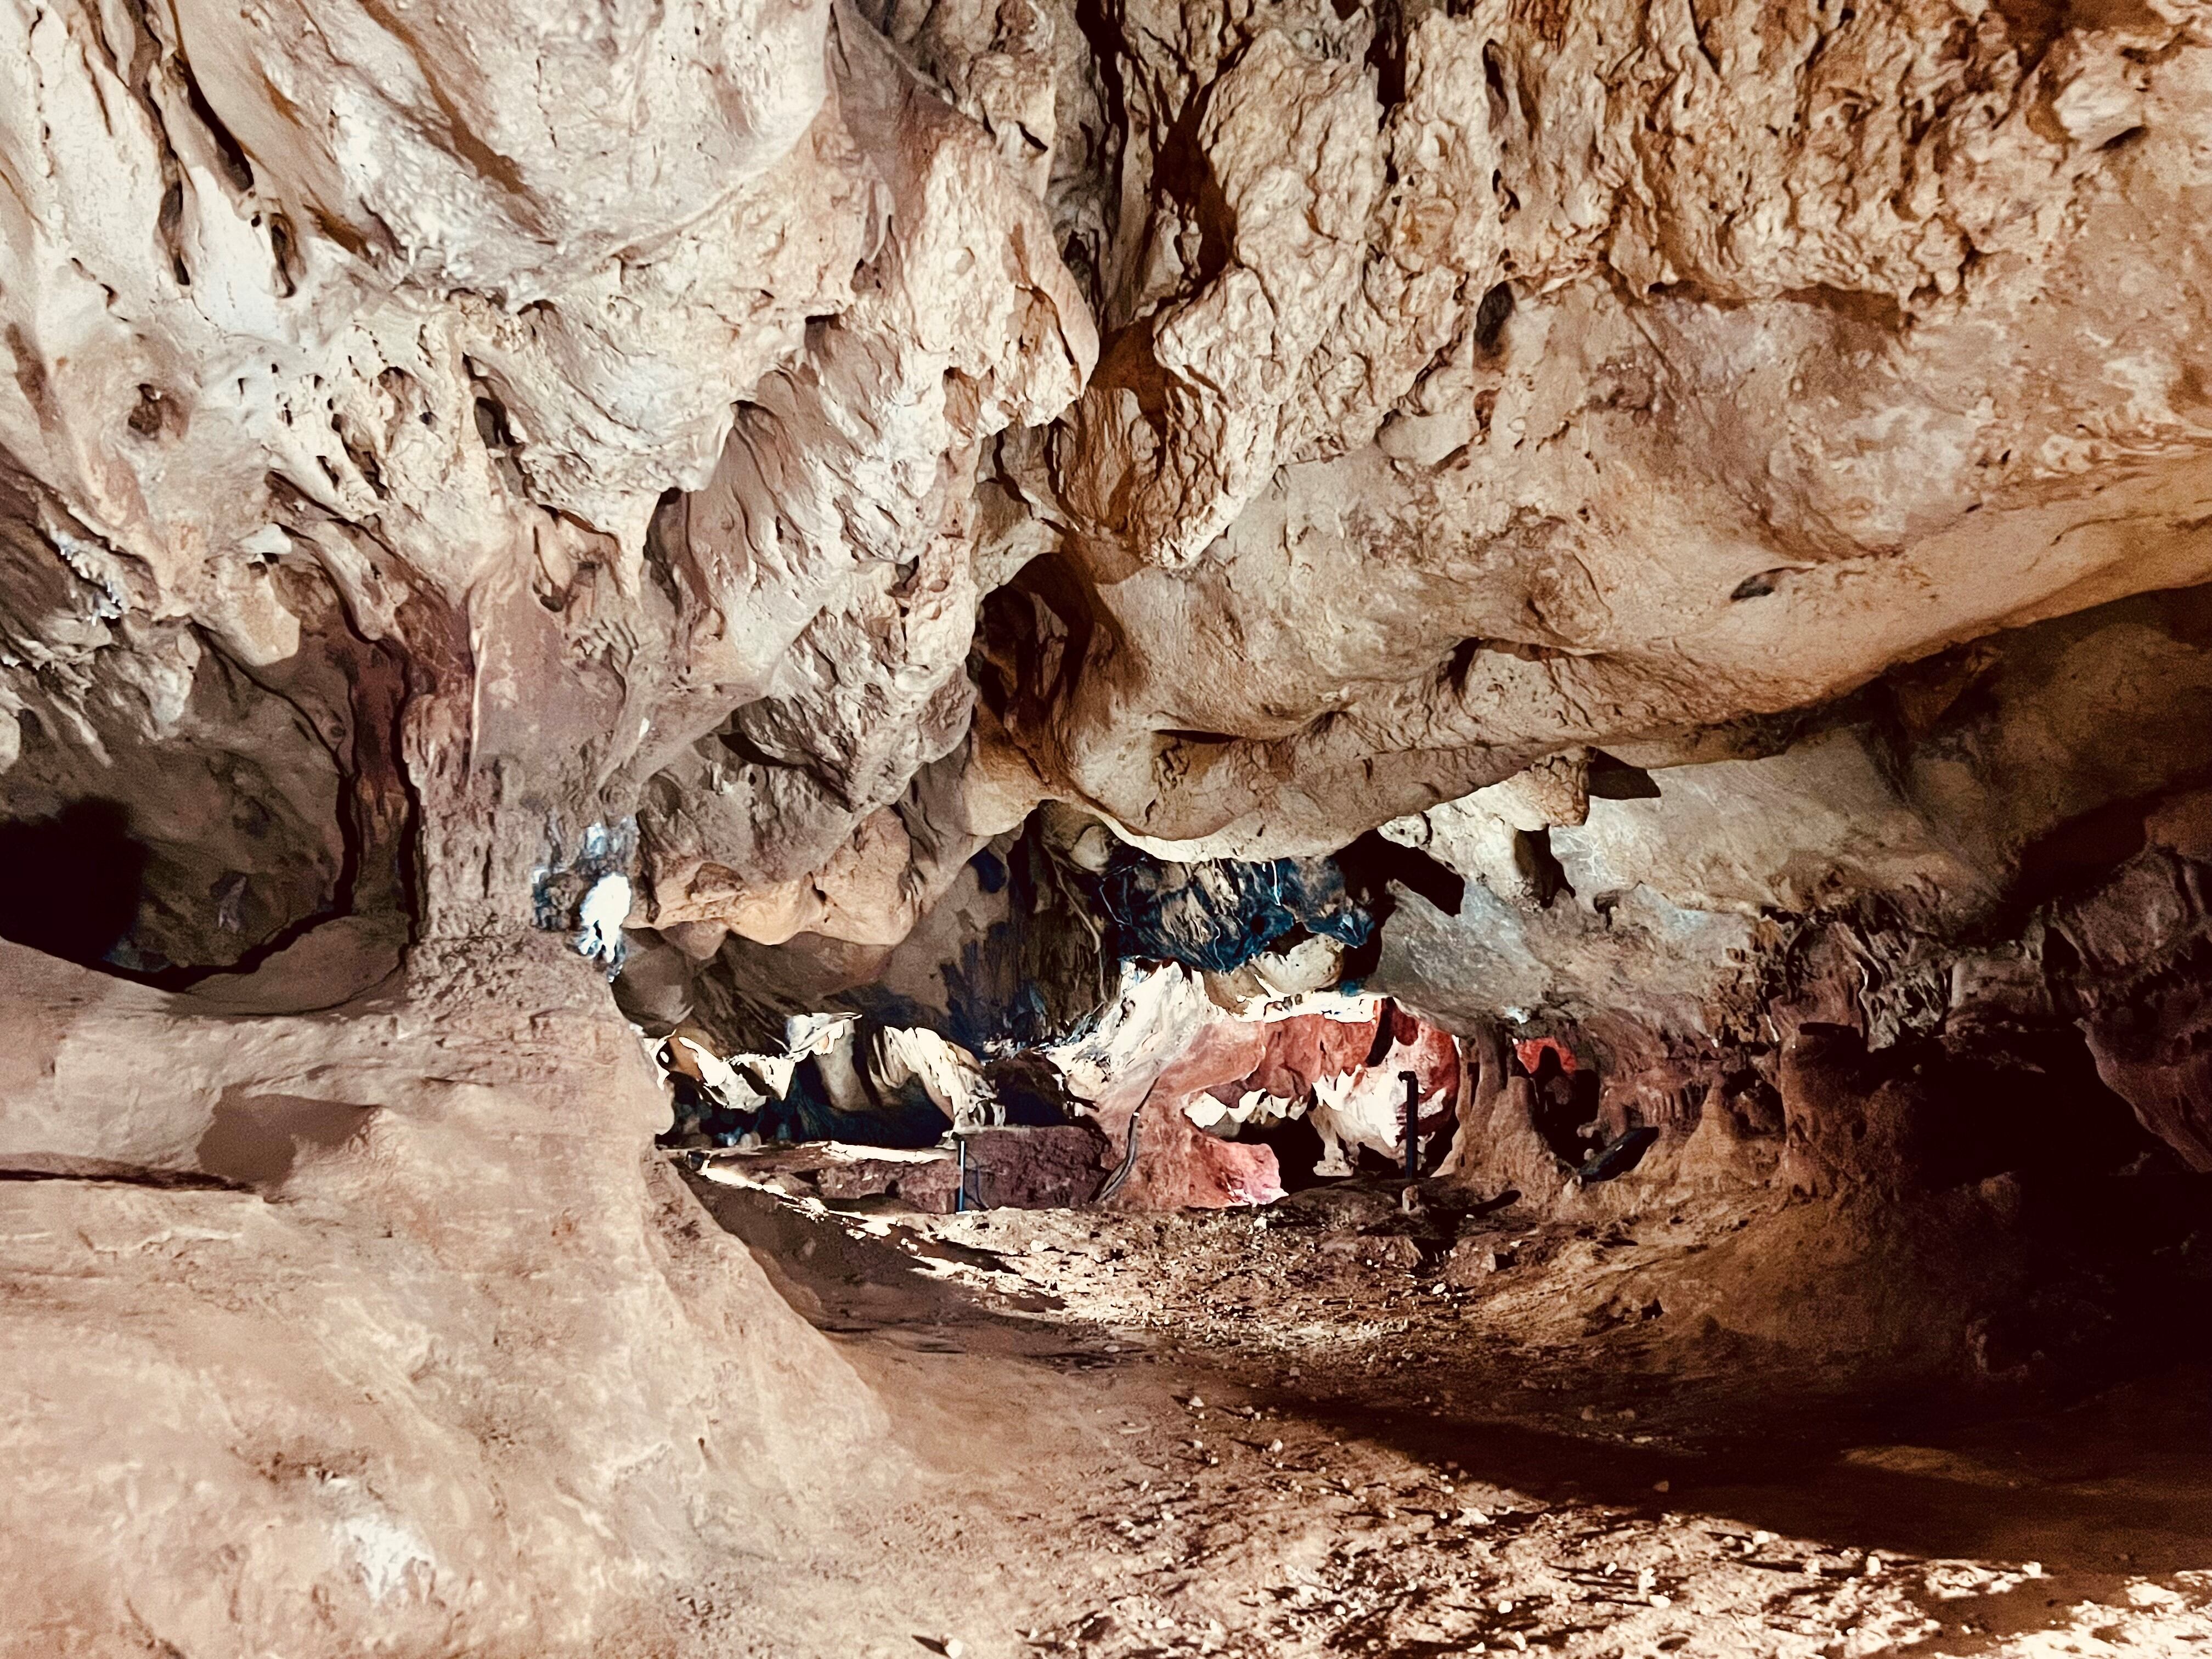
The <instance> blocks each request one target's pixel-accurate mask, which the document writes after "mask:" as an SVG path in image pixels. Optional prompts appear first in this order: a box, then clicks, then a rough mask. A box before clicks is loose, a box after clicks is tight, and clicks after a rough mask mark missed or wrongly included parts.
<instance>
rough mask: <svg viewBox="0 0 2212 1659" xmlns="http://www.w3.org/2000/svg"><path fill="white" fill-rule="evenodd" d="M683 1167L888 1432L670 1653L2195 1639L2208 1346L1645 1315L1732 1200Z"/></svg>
mask: <svg viewBox="0 0 2212 1659" xmlns="http://www.w3.org/2000/svg"><path fill="white" fill-rule="evenodd" d="M692 1184H693V1187H694V1190H695V1191H696V1192H698V1193H699V1194H700V1196H701V1198H702V1200H703V1201H704V1202H705V1203H706V1205H707V1206H708V1209H709V1211H710V1212H712V1213H713V1214H714V1217H715V1218H716V1219H717V1220H718V1221H719V1222H720V1225H723V1226H724V1227H725V1228H726V1229H728V1230H729V1231H732V1233H735V1234H736V1235H738V1237H741V1238H742V1239H744V1242H745V1243H747V1244H748V1245H749V1246H750V1248H751V1249H752V1250H753V1252H754V1254H755V1255H756V1256H757V1257H758V1258H759V1259H760V1260H761V1261H762V1262H763V1265H764V1266H765V1267H766V1268H767V1269H768V1271H769V1274H770V1276H771V1278H772V1279H774V1280H775V1284H776V1285H777V1288H778V1289H779V1291H781V1292H782V1293H783V1294H784V1295H785V1296H786V1297H787V1298H788V1299H789V1300H790V1301H791V1302H792V1303H793V1305H794V1306H795V1307H796V1308H798V1309H799V1311H800V1312H801V1313H802V1314H804V1315H805V1316H806V1317H807V1318H808V1319H809V1320H810V1321H811V1322H812V1323H813V1324H815V1325H816V1326H817V1328H819V1329H821V1330H823V1332H824V1333H826V1334H828V1335H829V1337H830V1338H831V1340H833V1341H834V1342H836V1344H837V1345H838V1346H839V1349H840V1351H841V1352H842V1354H843V1355H844V1356H845V1357H846V1358H847V1359H848V1361H849V1362H850V1363H851V1364H853V1365H854V1367H855V1369H856V1370H859V1371H860V1373H861V1375H862V1376H865V1377H866V1378H867V1379H868V1380H869V1381H870V1382H871V1383H872V1384H874V1386H875V1387H876V1389H877V1391H878V1394H879V1395H880V1396H881V1397H882V1398H883V1399H884V1402H885V1404H886V1406H887V1407H889V1409H890V1412H891V1414H892V1418H893V1421H894V1424H895V1429H896V1434H897V1436H898V1438H899V1440H900V1441H901V1443H902V1445H903V1447H904V1449H905V1451H906V1453H907V1454H908V1456H909V1457H910V1459H911V1467H912V1470H913V1473H912V1474H911V1476H910V1477H909V1478H908V1481H907V1484H906V1485H905V1486H903V1487H902V1489H901V1490H900V1491H899V1492H897V1494H896V1496H895V1497H894V1498H892V1499H890V1500H889V1501H885V1502H883V1503H879V1504H875V1505H872V1506H870V1507H869V1508H868V1510H867V1513H866V1515H865V1516H860V1517H856V1518H855V1520H854V1522H853V1524H852V1525H851V1526H850V1527H849V1528H846V1529H845V1531H844V1533H843V1537H844V1539H845V1542H846V1546H847V1547H845V1548H844V1549H842V1550H840V1551H829V1552H828V1553H823V1554H822V1555H821V1556H820V1558H819V1559H811V1560H809V1561H806V1562H805V1563H797V1564H787V1565H793V1566H796V1567H797V1568H798V1569H799V1571H798V1572H797V1574H796V1579H797V1581H799V1582H803V1583H805V1585H806V1586H807V1588H806V1589H805V1593H804V1595H799V1596H798V1597H797V1598H796V1599H794V1598H793V1595H790V1594H787V1593H777V1594H775V1595H769V1592H768V1590H767V1589H766V1586H768V1585H769V1583H772V1582H773V1583H783V1582H790V1581H789V1580H787V1576H786V1574H785V1573H784V1572H782V1571H775V1572H770V1571H764V1570H762V1569H763V1568H764V1565H765V1564H757V1566H756V1571H755V1572H754V1573H753V1574H752V1575H751V1576H750V1579H749V1581H748V1582H742V1583H741V1582H738V1581H737V1580H734V1579H733V1580H732V1582H731V1583H726V1584H722V1585H702V1586H700V1587H698V1589H697V1590H696V1592H695V1593H693V1594H690V1595H687V1596H686V1597H685V1598H684V1605H683V1607H681V1608H679V1609H678V1610H677V1613H678V1619H679V1620H680V1621H682V1622H684V1623H685V1624H687V1625H688V1627H689V1642H688V1644H687V1645H690V1646H691V1647H692V1648H693V1650H695V1651H696V1652H699V1653H702V1654H706V1653H713V1654H717V1655H721V1654H737V1653H745V1654H752V1653H759V1654H800V1653H808V1654H811V1653H817V1652H819V1653H822V1654H825V1655H827V1654H841V1655H853V1654H865V1655H871V1656H875V1655H884V1656H890V1655H900V1654H909V1653H911V1654H923V1653H927V1652H930V1651H933V1650H935V1651H939V1652H944V1651H947V1650H949V1649H950V1648H951V1645H952V1644H957V1647H958V1649H959V1650H960V1651H962V1652H963V1653H965V1654H969V1655H974V1656H978V1659H987V1656H997V1655H1015V1654H1031V1653H1040V1652H1061V1653H1076V1654H1083V1655H1096V1656H1105V1659H1125V1656H1127V1659H1133V1656H1139V1655H1150V1656H1170V1655H1199V1654H1225V1655H1251V1656H1298V1655H1309V1654H1312V1655H1319V1654H1377V1655H1397V1656H1407V1659H1412V1656H1442V1655H1448V1654H1462V1653H1478V1652H1484V1651H1489V1652H1496V1653H1515V1652H1523V1651H1530V1650H1547V1651H1553V1652H1557V1653H1561V1654H1571V1655H1590V1656H1607V1659H1611V1656H1623V1659H1628V1656H1638V1655H1645V1654H1680V1655H1700V1654H1776V1655H1799V1654H1802V1655H1813V1654H1823V1655H1841V1656H1860V1655H1869V1654H1877V1653H1881V1654H1887V1653H1899V1654H1912V1655H1923V1654H1925V1655H1938V1654H1942V1655H1962V1656H1963V1655H1970V1654H2003V1655H2022V1656H2026V1655H2041V1654H2075V1655H2097V1654H2104V1653H2116V1652H2167V1653H2201V1654H2205V1655H2208V1656H2212V1447H2208V1446H2207V1444H2206V1443H2205V1436H2204V1434H2203V1425H2204V1423H2205V1421H2206V1420H2207V1418H2206V1414H2205V1407H2206V1406H2207V1404H2208V1402H2212V1370H2207V1369H2206V1368H2205V1367H2203V1366H2202V1365H2199V1364H2181V1365H2170V1364H2169V1365H2166V1366H2164V1367H2160V1368H2153V1369H2149V1370H2142V1371H2140V1373H2139V1374H2137V1375H2135V1376H2132V1377H2130V1378H2129V1379H2128V1380H2125V1381H2122V1382H2118V1383H2109V1384H2108V1386H2105V1387H2102V1388H2100V1389H2096V1390H2094V1391H2093V1392H2091V1393H2089V1394H2087V1395H2086V1397H2078V1398H2075V1399H2073V1400H2071V1401H2059V1400H2057V1399H2054V1398H2051V1397H2048V1396H2042V1397H2031V1396H2028V1395H2025V1394H2015V1395H2002V1396H2000V1397H1996V1398H1992V1397H1990V1396H1989V1395H1983V1396H1980V1397H1978V1398H1959V1397H1951V1396H1947V1395H1942V1394H1940V1393H1936V1392H1931V1391H1929V1390H1928V1389H1925V1388H1924V1387H1923V1388H1921V1389H1911V1388H1910V1387H1907V1386H1906V1385H1905V1384H1904V1383H1901V1382H1899V1380H1898V1379H1896V1378H1889V1379H1887V1380H1885V1379H1884V1378H1883V1377H1882V1376H1880V1375H1879V1373H1878V1372H1875V1371H1869V1370H1868V1369H1866V1368H1864V1367H1861V1366H1850V1365H1844V1364H1840V1363H1834V1362H1831V1363H1829V1364H1825V1365H1824V1364H1820V1363H1819V1362H1818V1361H1808V1360H1807V1359H1805V1358H1804V1357H1803V1356H1802V1355H1784V1354H1782V1353H1780V1352H1765V1351H1760V1350H1757V1349H1752V1348H1747V1347H1746V1346H1745V1345H1743V1344H1742V1343H1741V1342H1735V1343H1730V1342H1728V1341H1724V1340H1716V1338H1715V1335H1714V1334H1713V1332H1712V1331H1711V1328H1710V1327H1709V1326H1708V1327H1706V1328H1703V1329H1701V1328H1699V1326H1698V1325H1697V1324H1696V1322H1692V1321H1690V1320H1687V1319H1684V1318H1682V1317H1680V1316H1670V1315H1669V1314H1668V1311H1667V1310H1666V1308H1665V1306H1664V1302H1665V1298H1666V1297H1668V1295H1670V1294H1672V1293H1674V1289H1675V1288H1676V1287H1677V1286H1678V1285H1680V1284H1685V1283H1686V1282H1687V1280H1686V1279H1684V1278H1680V1277H1670V1275H1680V1274H1681V1273H1683V1272H1684V1270H1685V1269H1686V1267H1687V1265H1688V1264H1690V1263H1692V1262H1693V1261H1694V1260H1695V1259H1696V1258H1698V1257H1699V1256H1700V1255H1704V1254H1705V1252H1707V1251H1708V1250H1710V1249H1712V1248H1713V1247H1714V1246H1715V1245H1716V1243H1719V1242H1724V1240H1725V1237H1726V1235H1728V1234H1730V1233H1733V1232H1736V1231H1741V1230H1743V1229H1744V1228H1746V1227H1747V1225H1749V1226H1752V1227H1753V1228H1754V1230H1755V1229H1756V1226H1757V1225H1758V1218H1746V1217H1744V1216H1743V1215H1741V1214H1734V1213H1727V1212H1719V1211H1715V1212H1710V1213H1696V1212H1692V1213H1684V1214H1680V1215H1667V1216H1662V1217H1659V1218H1656V1220H1647V1221H1645V1222H1644V1223H1640V1224H1638V1225H1613V1226H1609V1227H1590V1226H1583V1227H1571V1226H1562V1225H1556V1224H1553V1225H1545V1224H1540V1223H1536V1222H1532V1221H1531V1220H1529V1219H1528V1218H1525V1217H1521V1216H1518V1215H1516V1213H1515V1212H1512V1211H1511V1210H1510V1209H1509V1210H1506V1211H1504V1212H1496V1213H1491V1214H1484V1213H1482V1212H1480V1211H1479V1210H1474V1211H1470V1210H1469V1209H1468V1206H1467V1205H1466V1203H1465V1202H1464V1200H1462V1201H1461V1202H1460V1206H1459V1207H1458V1208H1457V1209H1454V1208H1453V1207H1452V1201H1451V1200H1449V1198H1446V1199H1444V1200H1441V1201H1431V1202H1430V1203H1429V1204H1427V1205H1426V1206H1425V1207H1424V1209H1423V1211H1422V1212H1421V1213H1419V1214H1417V1215H1415V1216H1413V1217H1410V1218H1408V1217H1405V1216H1402V1215H1398V1214H1397V1213H1396V1212H1397V1208H1398V1195H1397V1190H1396V1188H1395V1187H1391V1186H1389V1185H1387V1184H1386V1183H1382V1182H1353V1183H1346V1184H1345V1185H1342V1186H1339V1187H1337V1188H1327V1189H1317V1190H1316V1192H1315V1193H1313V1194H1304V1195H1301V1196H1299V1197H1295V1198H1293V1199H1292V1200H1289V1201H1287V1203H1286V1204H1285V1205H1281V1206H1276V1208H1275V1210H1274V1211H1273V1212H1270V1213H1269V1214H1268V1216H1267V1218H1266V1219H1265V1221H1264V1223H1261V1221H1260V1219H1259V1218H1255V1217H1254V1216H1252V1215H1251V1214H1249V1213H1244V1212H1224V1213H1210V1214H1209V1213H1188V1214H1184V1215H1179V1216H1174V1217H1156V1216H1134V1215H1120V1214H1114V1213H1110V1212H1100V1211H1080V1212H1071V1211H1003V1210H1002V1211H993V1212H986V1213H981V1214H975V1213H971V1214H968V1215H963V1216H927V1215H917V1214H913V1213H905V1214H898V1213H887V1212H881V1211H875V1212H871V1211H870V1210H869V1209H868V1208H867V1207H866V1206H852V1207H850V1208H848V1209H843V1210H836V1209H831V1208H828V1207H825V1206H823V1205H822V1204H821V1203H820V1202H819V1201H818V1200H806V1199H804V1198H800V1197H794V1196H793V1195H790V1194H780V1193H777V1192H775V1191H772V1190H764V1189H763V1188H759V1187H755V1186H748V1185H743V1184H723V1183H721V1182H711V1181H707V1180H702V1179H698V1178H696V1177H695V1178H694V1179H693V1182H692ZM1453 1237H1456V1239H1457V1241H1458V1242H1457V1243H1456V1245H1453V1244H1451V1243H1449V1242H1448V1241H1449V1240H1450V1239H1451V1238H1453ZM1417 1249H1418V1251H1419V1254H1417ZM771 1632H772V1633H771Z"/></svg>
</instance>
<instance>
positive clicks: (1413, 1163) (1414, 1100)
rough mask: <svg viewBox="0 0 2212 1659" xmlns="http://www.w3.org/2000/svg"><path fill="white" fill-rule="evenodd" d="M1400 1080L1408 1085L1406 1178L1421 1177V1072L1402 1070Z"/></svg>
mask: <svg viewBox="0 0 2212 1659" xmlns="http://www.w3.org/2000/svg"><path fill="white" fill-rule="evenodd" d="M1398 1081H1399V1082H1401V1083H1402V1084H1404V1085H1406V1179H1407V1180H1408V1181H1419V1179H1420V1178H1421V1074H1420V1073H1419V1072H1401V1073H1398Z"/></svg>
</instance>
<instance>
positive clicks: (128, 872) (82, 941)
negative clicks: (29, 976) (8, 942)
mask: <svg viewBox="0 0 2212 1659" xmlns="http://www.w3.org/2000/svg"><path fill="white" fill-rule="evenodd" d="M151 857H152V854H151V852H150V851H149V848H147V847H146V845H145V843H143V842H141V841H139V840H138V839H137V837H135V836H132V835H131V819H130V814H129V813H128V812H127V811H125V810H124V808H123V807H122V806H121V805H118V803H116V802H114V801H110V800H81V801H75V802H72V803H71V804H70V805H67V806H64V808H62V810H61V811H58V812H57V813H55V814H54V815H53V816H52V817H44V818H25V819H18V820H16V821H15V822H14V823H0V939H13V940H14V941H15V943H16V944H18V945H28V946H30V947H31V949H33V950H34V951H45V952H46V954H47V955H48V956H55V957H63V958H64V960H66V961H70V962H76V963H83V964H84V965H85V966H86V967H88V968H103V967H106V966H108V965H109V963H108V956H109V953H110V952H111V951H113V950H114V949H115V947H116V946H117V945H120V944H122V943H123V941H124V940H125V939H127V938H129V937H130V933H131V927H132V926H133V925H134V924H135V923H136V922H137V919H138V906H139V902H140V900H141V899H142V898H143V897H144V896H145V878H146V866H147V863H148V861H149V859H150V858H151Z"/></svg>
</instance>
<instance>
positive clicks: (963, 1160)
mask: <svg viewBox="0 0 2212 1659" xmlns="http://www.w3.org/2000/svg"><path fill="white" fill-rule="evenodd" d="M954 1144H955V1145H956V1146H958V1147H959V1148H960V1189H959V1190H958V1191H957V1192H956V1193H954V1194H952V1213H953V1214H955V1215H958V1214H960V1213H961V1212H963V1211H964V1210H966V1209H967V1207H968V1137H967V1136H965V1135H960V1136H957V1137H956V1138H955V1140H954Z"/></svg>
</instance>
